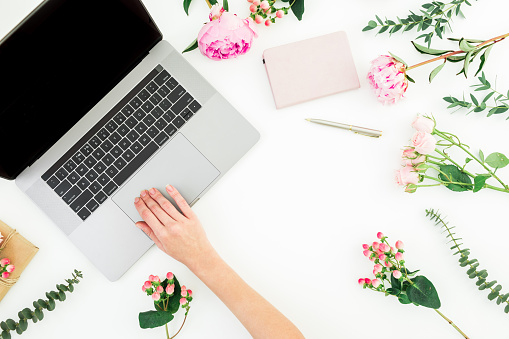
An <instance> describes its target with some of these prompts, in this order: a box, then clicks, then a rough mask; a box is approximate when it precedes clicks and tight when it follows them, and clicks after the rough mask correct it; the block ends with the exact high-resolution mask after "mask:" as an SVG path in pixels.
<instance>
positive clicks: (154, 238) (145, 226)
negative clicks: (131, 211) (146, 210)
mask: <svg viewBox="0 0 509 339" xmlns="http://www.w3.org/2000/svg"><path fill="white" fill-rule="evenodd" d="M136 227H138V228H139V229H140V230H142V231H143V232H145V234H146V235H148V236H149V238H150V239H152V241H153V242H154V243H155V244H156V246H157V247H159V248H160V249H162V246H161V242H160V241H159V239H158V238H157V236H156V235H155V233H154V231H153V230H152V229H151V228H150V226H149V225H148V224H147V223H146V222H144V221H138V222H137V223H136Z"/></svg>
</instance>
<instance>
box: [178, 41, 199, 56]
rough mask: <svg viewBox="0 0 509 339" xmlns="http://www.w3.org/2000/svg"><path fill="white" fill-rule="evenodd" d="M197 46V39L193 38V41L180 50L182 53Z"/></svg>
mask: <svg viewBox="0 0 509 339" xmlns="http://www.w3.org/2000/svg"><path fill="white" fill-rule="evenodd" d="M197 48H198V39H194V41H193V42H191V44H190V45H189V46H187V47H186V49H185V50H183V51H182V54H184V53H186V52H190V51H192V50H195V49H197Z"/></svg>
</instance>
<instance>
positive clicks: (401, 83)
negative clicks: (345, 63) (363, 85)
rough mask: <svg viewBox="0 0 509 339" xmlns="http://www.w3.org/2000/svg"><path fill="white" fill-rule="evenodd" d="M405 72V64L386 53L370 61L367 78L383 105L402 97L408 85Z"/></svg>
mask: <svg viewBox="0 0 509 339" xmlns="http://www.w3.org/2000/svg"><path fill="white" fill-rule="evenodd" d="M405 72H406V67H405V65H404V64H403V63H401V62H399V61H397V60H396V59H394V58H392V57H390V56H388V55H381V56H379V57H378V58H376V59H375V60H373V61H372V62H371V68H370V69H369V72H368V76H367V79H368V82H369V84H370V85H371V87H372V88H373V89H374V91H375V94H376V96H377V97H378V101H380V102H382V103H383V104H384V105H385V104H386V103H389V104H393V103H396V102H397V101H398V100H399V99H401V98H402V97H403V94H404V93H405V91H406V90H407V87H408V80H407V78H406V73H405Z"/></svg>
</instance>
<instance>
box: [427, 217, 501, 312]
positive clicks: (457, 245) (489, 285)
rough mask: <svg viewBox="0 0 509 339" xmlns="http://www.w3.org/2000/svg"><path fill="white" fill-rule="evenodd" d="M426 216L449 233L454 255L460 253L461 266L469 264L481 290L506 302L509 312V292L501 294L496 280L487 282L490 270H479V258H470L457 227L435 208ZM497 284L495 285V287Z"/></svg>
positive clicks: (492, 298) (471, 274)
mask: <svg viewBox="0 0 509 339" xmlns="http://www.w3.org/2000/svg"><path fill="white" fill-rule="evenodd" d="M426 216H427V217H429V218H430V219H431V221H435V222H436V224H435V225H436V226H440V228H443V229H444V230H445V232H446V233H447V235H446V238H449V241H448V243H450V242H452V243H453V244H454V246H452V247H451V250H455V251H456V252H455V253H454V254H453V255H457V254H459V255H460V258H459V262H460V266H461V267H466V266H468V267H469V269H468V270H467V272H466V273H467V274H468V277H469V278H470V279H474V278H477V282H476V285H477V286H479V290H481V291H482V290H485V289H487V290H490V291H491V292H490V293H489V294H488V299H489V300H495V299H496V302H497V305H500V304H502V303H503V304H506V305H505V308H504V312H505V313H509V300H508V299H509V293H506V294H503V295H502V294H501V293H500V292H501V290H502V285H500V284H498V285H497V286H495V284H497V281H496V280H493V281H490V282H487V280H486V278H487V277H488V272H487V271H486V270H485V269H483V270H479V269H478V267H479V261H478V260H477V259H469V255H470V249H468V248H463V249H462V248H461V245H463V243H461V242H460V240H462V239H461V238H457V237H456V236H455V234H456V233H454V232H453V231H452V230H453V229H454V228H455V226H453V227H449V226H448V224H449V223H448V222H446V221H445V219H444V218H442V216H441V215H440V214H439V212H438V211H436V212H435V211H434V210H433V209H430V210H426ZM494 286H495V287H494Z"/></svg>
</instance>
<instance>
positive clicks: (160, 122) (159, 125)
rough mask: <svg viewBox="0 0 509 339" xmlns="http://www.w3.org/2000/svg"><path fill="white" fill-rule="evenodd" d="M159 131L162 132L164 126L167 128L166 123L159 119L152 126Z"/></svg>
mask: <svg viewBox="0 0 509 339" xmlns="http://www.w3.org/2000/svg"><path fill="white" fill-rule="evenodd" d="M154 126H156V127H157V128H158V129H159V130H160V131H162V130H163V129H164V128H165V127H166V126H168V123H167V122H166V120H164V119H159V120H157V121H156V123H155V124H154Z"/></svg>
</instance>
